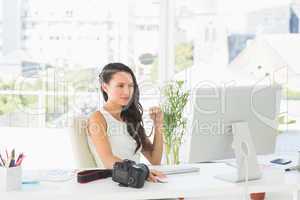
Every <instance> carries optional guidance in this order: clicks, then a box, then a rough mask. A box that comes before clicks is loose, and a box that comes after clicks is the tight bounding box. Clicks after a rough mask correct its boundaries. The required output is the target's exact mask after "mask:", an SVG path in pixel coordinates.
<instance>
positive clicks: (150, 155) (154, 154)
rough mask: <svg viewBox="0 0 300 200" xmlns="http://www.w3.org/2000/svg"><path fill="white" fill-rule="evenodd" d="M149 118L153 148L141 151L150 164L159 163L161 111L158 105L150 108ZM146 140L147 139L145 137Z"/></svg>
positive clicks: (161, 138)
mask: <svg viewBox="0 0 300 200" xmlns="http://www.w3.org/2000/svg"><path fill="white" fill-rule="evenodd" d="M150 118H151V119H152V120H153V123H154V139H153V150H152V151H145V150H144V151H142V152H143V154H144V156H145V157H146V158H147V159H148V160H149V162H150V163H151V164H152V165H160V163H161V159H162V153H163V113H162V111H161V109H160V108H159V107H152V108H150ZM147 140H148V142H150V141H149V139H148V138H147Z"/></svg>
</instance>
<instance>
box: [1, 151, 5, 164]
mask: <svg viewBox="0 0 300 200" xmlns="http://www.w3.org/2000/svg"><path fill="white" fill-rule="evenodd" d="M0 159H1V161H2V163H3V166H4V167H5V161H4V160H3V158H2V156H1V154H0Z"/></svg>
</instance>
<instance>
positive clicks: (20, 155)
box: [16, 153, 23, 164]
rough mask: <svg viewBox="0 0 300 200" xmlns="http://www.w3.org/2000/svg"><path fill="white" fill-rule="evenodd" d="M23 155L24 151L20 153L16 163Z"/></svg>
mask: <svg viewBox="0 0 300 200" xmlns="http://www.w3.org/2000/svg"><path fill="white" fill-rule="evenodd" d="M22 156H23V153H20V154H19V156H18V158H17V161H16V164H17V163H18V162H19V160H20V158H21V157H22Z"/></svg>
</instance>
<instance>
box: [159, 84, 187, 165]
mask: <svg viewBox="0 0 300 200" xmlns="http://www.w3.org/2000/svg"><path fill="white" fill-rule="evenodd" d="M183 83H184V82H183V81H172V82H170V83H168V84H167V85H166V86H165V88H164V94H165V101H164V103H163V105H162V110H163V113H164V143H165V150H166V159H167V164H179V148H180V146H181V144H182V138H183V135H184V133H185V130H186V129H185V128H186V119H185V118H184V116H183V111H184V108H185V106H186V104H187V101H188V97H189V92H188V91H185V90H184V88H183Z"/></svg>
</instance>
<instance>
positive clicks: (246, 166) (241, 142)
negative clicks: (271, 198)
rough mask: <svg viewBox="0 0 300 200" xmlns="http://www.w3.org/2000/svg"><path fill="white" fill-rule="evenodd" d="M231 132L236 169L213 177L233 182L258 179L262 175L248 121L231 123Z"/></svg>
mask: <svg viewBox="0 0 300 200" xmlns="http://www.w3.org/2000/svg"><path fill="white" fill-rule="evenodd" d="M232 134H233V142H232V148H233V150H234V154H235V157H236V163H237V171H236V172H235V173H231V174H220V175H216V176H215V178H217V179H220V180H223V181H228V182H233V183H238V182H244V181H246V180H248V181H250V180H257V179H260V178H261V176H262V175H261V171H260V168H259V165H258V162H257V157H256V151H255V147H254V145H253V141H252V138H251V135H250V130H249V127H248V123H247V122H234V123H232Z"/></svg>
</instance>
